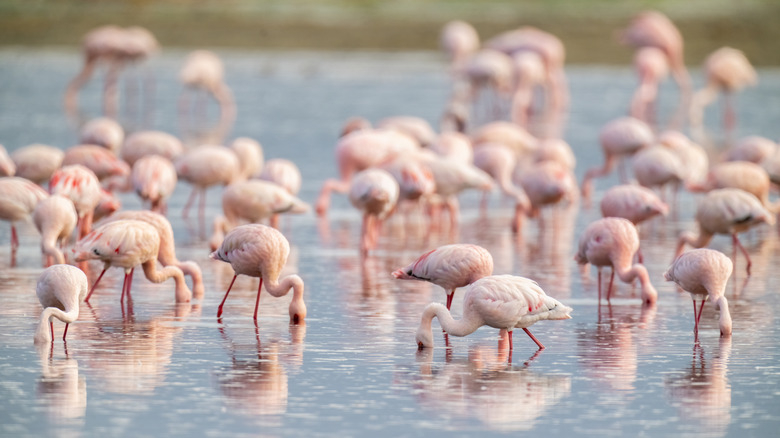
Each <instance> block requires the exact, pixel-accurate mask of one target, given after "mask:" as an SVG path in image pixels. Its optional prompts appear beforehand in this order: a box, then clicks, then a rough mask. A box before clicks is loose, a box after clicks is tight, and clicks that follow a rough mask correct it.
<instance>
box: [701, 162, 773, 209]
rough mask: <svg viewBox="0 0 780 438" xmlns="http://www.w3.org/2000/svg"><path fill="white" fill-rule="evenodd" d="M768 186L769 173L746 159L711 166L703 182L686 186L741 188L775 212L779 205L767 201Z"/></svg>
mask: <svg viewBox="0 0 780 438" xmlns="http://www.w3.org/2000/svg"><path fill="white" fill-rule="evenodd" d="M770 186H771V180H770V178H769V173H767V171H766V170H764V168H763V167H761V166H759V165H758V164H755V163H750V162H747V161H727V162H725V163H719V164H716V165H715V166H713V167H712V168H711V169H710V171H709V173H708V174H707V179H706V180H705V181H704V182H702V183H700V184H693V183H691V184H688V185H687V188H688V190H690V191H692V192H705V191H708V190H713V189H725V188H734V189H741V190H744V191H746V192H748V193H750V194H751V195H753V196H755V197H756V198H758V200H759V201H761V204H763V205H764V207H766V208H767V209H768V210H770V211H772V212H776V211H777V210H778V208H780V207H779V206H777V205H774V204H772V203H771V202H770V201H769V189H770V188H771V187H770Z"/></svg>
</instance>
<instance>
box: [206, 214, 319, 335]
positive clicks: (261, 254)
mask: <svg viewBox="0 0 780 438" xmlns="http://www.w3.org/2000/svg"><path fill="white" fill-rule="evenodd" d="M289 254H290V243H289V242H288V241H287V239H286V238H285V237H284V235H282V233H280V232H279V231H277V230H276V229H274V228H271V227H268V226H265V225H262V224H248V225H241V226H239V227H236V228H234V229H233V230H232V231H230V232H229V233H228V234H227V235H226V236H225V240H224V241H222V244H221V245H220V247H219V249H217V250H216V251H214V252H212V253H211V255H210V256H209V257H211V259H213V260H219V261H222V262H226V263H230V266H231V267H232V268H233V271H234V272H235V275H234V276H233V281H231V282H230V286H229V287H228V290H227V292H225V297H224V298H223V299H222V302H221V303H220V305H219V309H218V310H217V318H220V317H221V316H222V307H223V306H224V305H225V300H227V297H228V294H229V293H230V289H231V288H232V287H233V283H234V282H235V281H236V277H237V276H239V275H248V276H250V277H260V286H258V288H257V301H256V302H255V314H254V320H255V324H257V309H258V306H259V304H260V290H261V288H262V287H263V283H264V282H265V289H266V290H267V291H268V292H269V293H270V294H271V295H272V296H274V297H281V296H284V295H286V294H287V292H289V291H290V289H292V290H293V298H292V301H291V302H290V307H289V313H290V322H292V323H294V324H298V323H302V322H303V321H304V319H305V318H306V304H305V303H304V301H303V291H304V284H303V279H301V277H299V276H297V275H295V274H292V275H288V276H286V277H283V278H281V279H280V278H279V275H280V274H281V272H282V268H284V265H285V263H287V256H288V255H289Z"/></svg>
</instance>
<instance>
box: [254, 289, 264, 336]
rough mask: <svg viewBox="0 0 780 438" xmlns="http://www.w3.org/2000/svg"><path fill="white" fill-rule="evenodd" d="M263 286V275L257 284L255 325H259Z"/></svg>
mask: <svg viewBox="0 0 780 438" xmlns="http://www.w3.org/2000/svg"><path fill="white" fill-rule="evenodd" d="M262 288H263V277H260V285H259V286H257V299H256V300H255V325H257V309H258V308H259V307H260V289H262Z"/></svg>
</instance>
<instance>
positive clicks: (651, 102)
mask: <svg viewBox="0 0 780 438" xmlns="http://www.w3.org/2000/svg"><path fill="white" fill-rule="evenodd" d="M634 68H635V69H636V72H637V75H638V76H639V86H638V87H637V89H636V91H635V92H634V96H633V97H632V98H631V111H630V113H631V116H632V117H636V118H637V119H639V120H642V121H644V122H646V123H649V124H652V123H653V122H654V121H655V105H656V102H657V101H658V87H659V85H660V83H661V82H662V81H663V80H664V79H665V78H666V77H667V76H668V75H669V59H668V58H667V57H666V54H665V53H664V52H663V50H661V49H659V48H657V47H652V46H646V47H642V48H640V49H639V50H637V51H636V54H635V55H634Z"/></svg>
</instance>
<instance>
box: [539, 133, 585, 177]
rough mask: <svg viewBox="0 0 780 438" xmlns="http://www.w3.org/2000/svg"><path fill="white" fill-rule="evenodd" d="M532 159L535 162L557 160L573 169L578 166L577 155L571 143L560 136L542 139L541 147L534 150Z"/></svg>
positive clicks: (567, 167)
mask: <svg viewBox="0 0 780 438" xmlns="http://www.w3.org/2000/svg"><path fill="white" fill-rule="evenodd" d="M532 159H533V161H534V162H535V163H541V162H543V161H555V162H557V163H558V164H560V165H561V166H563V167H565V168H566V169H569V170H571V171H574V168H575V167H577V157H575V156H574V151H572V150H571V146H569V143H566V141H564V140H562V139H560V138H545V139H543V140H540V141H539V147H538V148H537V149H536V151H534V153H533V157H532Z"/></svg>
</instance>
